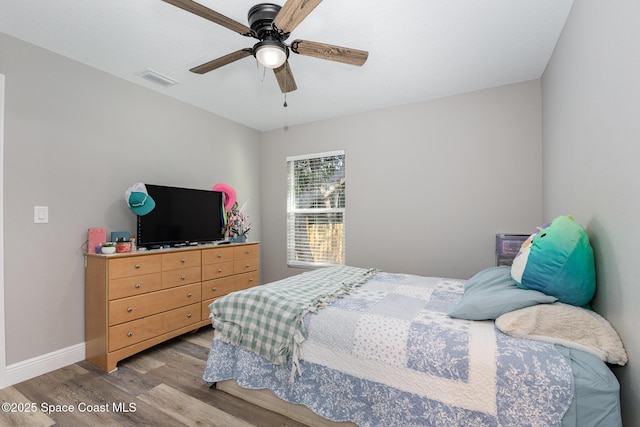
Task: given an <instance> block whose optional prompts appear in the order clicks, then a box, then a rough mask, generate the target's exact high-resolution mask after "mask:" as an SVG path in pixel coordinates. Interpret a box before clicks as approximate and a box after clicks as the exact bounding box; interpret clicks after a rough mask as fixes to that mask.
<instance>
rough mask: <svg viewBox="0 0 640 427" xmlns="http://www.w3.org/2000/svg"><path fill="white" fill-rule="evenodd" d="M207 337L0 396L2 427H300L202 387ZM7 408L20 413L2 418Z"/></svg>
mask: <svg viewBox="0 0 640 427" xmlns="http://www.w3.org/2000/svg"><path fill="white" fill-rule="evenodd" d="M212 337H213V329H212V328H208V327H207V328H201V329H200V330H199V331H197V332H196V333H193V334H187V335H183V336H181V337H178V338H175V339H173V340H171V341H168V342H166V343H164V344H160V345H157V346H155V347H153V348H151V349H149V350H146V351H144V352H142V353H139V354H138V355H135V356H132V357H130V358H128V359H126V360H123V361H122V362H120V363H118V369H117V370H116V371H115V372H112V373H110V374H108V373H105V372H103V371H101V370H100V369H98V368H96V367H95V366H94V365H92V364H91V363H89V362H86V361H83V362H79V363H76V364H74V365H70V366H67V367H64V368H62V369H58V370H57V371H54V372H50V373H48V374H45V375H41V376H39V377H36V378H33V379H30V380H28V381H25V382H22V383H20V384H16V385H14V386H12V387H8V388H6V389H4V390H0V402H1V403H2V404H3V411H2V412H0V426H29V427H32V426H95V427H98V426H181V425H185V426H221V427H229V426H233V427H235V426H260V427H263V426H264V427H271V426H273V427H275V426H291V427H295V426H303V424H300V423H298V422H296V421H293V420H291V419H289V418H286V417H283V416H281V415H279V414H276V413H274V412H270V411H267V410H265V409H262V408H259V407H257V406H254V405H251V404H249V403H246V402H244V401H243V400H240V399H238V398H236V397H233V396H231V395H228V394H226V393H224V392H222V391H220V390H216V389H215V388H209V387H207V385H206V384H205V383H204V381H203V380H202V374H203V372H204V366H205V363H206V360H207V355H208V353H209V346H210V344H211V339H212ZM7 404H9V405H10V406H9V410H21V411H22V412H20V413H17V412H5V411H6V409H7ZM65 405H66V406H65ZM34 409H35V411H32V410H34ZM71 410H73V412H71ZM25 411H31V412H25ZM44 411H49V412H50V413H45V412H44Z"/></svg>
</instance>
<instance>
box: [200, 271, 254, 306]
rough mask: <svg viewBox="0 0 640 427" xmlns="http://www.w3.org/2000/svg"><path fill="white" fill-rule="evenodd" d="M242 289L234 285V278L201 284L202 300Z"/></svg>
mask: <svg viewBox="0 0 640 427" xmlns="http://www.w3.org/2000/svg"><path fill="white" fill-rule="evenodd" d="M240 289H244V287H240V286H239V285H238V284H237V283H236V276H229V277H224V278H222V279H215V280H207V281H206V282H202V299H203V300H209V299H215V298H218V297H221V296H223V295H226V294H228V293H229V292H233V291H238V290H240Z"/></svg>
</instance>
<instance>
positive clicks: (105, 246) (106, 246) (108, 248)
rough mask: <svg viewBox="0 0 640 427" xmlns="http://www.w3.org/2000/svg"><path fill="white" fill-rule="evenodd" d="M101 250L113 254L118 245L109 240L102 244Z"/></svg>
mask: <svg viewBox="0 0 640 427" xmlns="http://www.w3.org/2000/svg"><path fill="white" fill-rule="evenodd" d="M100 252H102V253H103V254H113V253H115V252H116V245H115V243H113V242H107V243H105V244H103V245H102V248H101V249H100Z"/></svg>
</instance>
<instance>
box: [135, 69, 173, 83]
mask: <svg viewBox="0 0 640 427" xmlns="http://www.w3.org/2000/svg"><path fill="white" fill-rule="evenodd" d="M136 75H137V76H139V77H142V78H143V79H145V80H149V81H150V82H153V83H155V84H159V85H160V86H164V87H169V86H173V85H175V84H178V83H180V82H179V81H177V80H176V79H172V78H171V77H167V76H165V75H163V74H160V73H159V72H157V71H154V70H152V69H150V68H147V69H146V70H144V71H140V72H139V73H136Z"/></svg>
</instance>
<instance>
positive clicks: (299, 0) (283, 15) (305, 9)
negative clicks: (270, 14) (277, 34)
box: [273, 0, 322, 33]
mask: <svg viewBox="0 0 640 427" xmlns="http://www.w3.org/2000/svg"><path fill="white" fill-rule="evenodd" d="M321 1H322V0H287V2H286V3H285V4H284V6H282V9H280V12H278V14H277V15H276V17H275V19H274V20H273V25H274V26H275V27H276V28H277V29H279V30H281V31H283V32H285V33H290V32H292V31H293V29H294V28H296V27H297V26H298V25H299V24H300V23H301V22H302V21H303V20H304V18H306V17H307V15H309V14H310V13H311V11H313V9H315V8H316V6H317V5H319V4H320V2H321Z"/></svg>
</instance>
